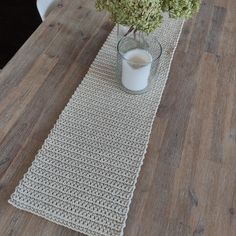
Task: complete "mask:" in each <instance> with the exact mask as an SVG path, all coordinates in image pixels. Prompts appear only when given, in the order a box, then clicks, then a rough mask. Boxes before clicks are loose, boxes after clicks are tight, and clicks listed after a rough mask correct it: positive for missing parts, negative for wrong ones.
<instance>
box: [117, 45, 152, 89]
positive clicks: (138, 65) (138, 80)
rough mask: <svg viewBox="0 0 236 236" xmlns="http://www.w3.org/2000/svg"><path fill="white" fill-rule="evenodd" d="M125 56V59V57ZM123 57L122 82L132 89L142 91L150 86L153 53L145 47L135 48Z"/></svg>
mask: <svg viewBox="0 0 236 236" xmlns="http://www.w3.org/2000/svg"><path fill="white" fill-rule="evenodd" d="M124 58H125V59H124ZM124 58H123V59H122V79H121V81H122V84H123V86H124V87H125V88H127V89H129V90H131V91H141V90H143V89H145V88H146V87H147V86H148V79H149V75H150V72H151V64H152V63H151V62H152V55H151V54H150V53H149V52H148V51H146V50H144V49H133V50H130V51H128V52H126V53H125V54H124Z"/></svg>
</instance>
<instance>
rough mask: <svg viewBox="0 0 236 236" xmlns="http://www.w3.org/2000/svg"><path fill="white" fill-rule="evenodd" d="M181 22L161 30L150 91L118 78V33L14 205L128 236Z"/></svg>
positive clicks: (93, 233) (85, 228)
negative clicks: (125, 86)
mask: <svg viewBox="0 0 236 236" xmlns="http://www.w3.org/2000/svg"><path fill="white" fill-rule="evenodd" d="M182 25H183V21H182V20H171V19H169V18H168V17H167V16H165V18H164V23H163V24H162V26H161V28H160V29H159V30H158V31H157V32H155V33H154V34H155V35H158V38H159V41H160V42H161V44H162V47H163V54H162V56H161V60H160V66H159V69H158V75H157V77H156V79H155V81H154V83H153V85H152V88H151V90H150V91H148V92H147V93H145V94H142V95H130V94H128V93H126V92H124V91H122V90H121V89H120V84H119V82H118V81H117V80H116V78H115V71H116V68H115V67H116V56H117V51H116V45H117V38H116V37H117V34H116V28H114V30H113V31H112V32H111V34H110V35H109V37H108V39H107V41H106V42H105V44H104V45H103V47H102V48H101V50H100V51H99V53H98V55H97V57H96V59H95V60H94V62H93V64H92V65H91V67H90V69H89V71H88V73H87V75H86V76H85V78H84V79H83V81H82V83H81V85H80V86H79V87H78V88H77V90H76V91H75V93H74V94H73V96H72V98H71V99H70V101H69V103H68V104H67V105H66V107H65V109H64V110H63V112H62V113H61V115H60V116H59V119H58V120H57V122H56V124H55V126H54V128H53V129H52V130H51V132H50V134H49V136H48V138H47V139H46V140H45V142H44V144H43V146H42V148H41V150H39V152H38V154H37V156H36V159H35V160H34V161H33V163H32V166H31V167H30V168H29V170H28V172H27V173H26V174H25V175H24V178H23V179H22V180H21V181H20V183H19V185H18V187H16V189H15V192H14V193H13V194H12V196H11V199H10V200H9V202H10V203H11V204H12V205H14V206H16V207H17V208H20V209H23V210H26V211H28V212H31V213H34V214H36V215H39V216H41V217H43V218H46V219H48V220H50V221H52V222H55V223H57V224H60V225H63V226H66V227H68V228H71V229H73V230H76V231H79V232H82V233H85V234H87V235H90V236H121V235H123V230H124V227H125V221H126V219H127V215H128V211H129V205H130V203H131V199H132V196H133V192H134V189H135V184H136V181H137V178H138V175H139V172H140V169H141V166H142V163H143V159H144V155H145V152H146V149H147V144H148V140H149V136H150V132H151V127H152V123H153V120H154V118H155V114H156V111H157V108H158V105H159V103H160V100H161V95H162V92H163V89H164V87H165V84H166V80H167V77H168V73H169V69H170V64H171V61H172V57H173V53H174V50H175V48H176V45H177V42H178V38H179V35H180V32H181V29H182Z"/></svg>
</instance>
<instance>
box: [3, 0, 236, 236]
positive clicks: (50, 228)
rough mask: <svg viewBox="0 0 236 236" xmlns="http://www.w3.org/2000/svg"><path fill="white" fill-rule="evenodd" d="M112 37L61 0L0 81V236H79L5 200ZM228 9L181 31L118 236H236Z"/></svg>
mask: <svg viewBox="0 0 236 236" xmlns="http://www.w3.org/2000/svg"><path fill="white" fill-rule="evenodd" d="M111 29H112V24H111V23H109V21H108V18H107V16H105V15H104V14H100V13H96V11H95V10H94V1H92V0H65V1H64V2H63V4H62V5H59V6H58V7H57V8H56V9H55V10H54V11H53V12H52V13H51V14H50V16H49V17H48V19H47V20H46V21H45V22H44V23H43V24H42V25H41V26H40V27H39V28H38V29H37V30H36V31H35V33H34V34H33V35H32V36H31V37H30V39H29V40H28V41H27V42H26V43H25V45H24V46H23V47H22V48H21V49H20V51H19V52H18V53H17V54H16V55H15V56H14V57H13V58H12V60H11V61H10V62H9V63H8V65H7V66H6V67H5V68H4V69H3V71H2V72H1V74H0V235H3V236H7V235H17V236H18V235H19V236H21V235H23V236H27V235H29V236H32V235H34V236H39V235H40V236H41V235H43V236H45V235H48V236H58V235H64V236H71V235H82V234H80V233H77V232H74V231H72V230H69V229H67V228H64V227H62V226H58V225H56V224H54V223H51V222H49V221H47V220H44V219H41V218H40V217H37V216H34V215H32V214H29V213H26V212H24V211H20V210H17V209H16V208H14V207H12V206H10V205H9V204H8V203H7V200H8V198H9V196H10V194H11V193H12V192H13V191H14V188H15V187H16V185H17V184H18V182H19V180H20V179H21V178H22V176H23V174H24V173H25V172H26V171H27V168H28V167H29V166H30V165H31V162H32V161H33V159H34V156H35V155H36V153H37V151H38V150H39V148H40V147H41V145H42V144H43V141H44V139H45V138H46V137H47V135H48V133H49V131H50V129H51V128H52V127H53V124H54V123H55V121H56V120H57V118H58V115H59V114H60V112H61V111H62V110H63V108H64V106H65V105H66V103H67V102H68V100H69V98H70V96H71V95H72V93H73V91H74V90H75V88H76V87H77V86H78V84H79V83H80V81H81V80H82V78H83V76H84V75H85V73H86V71H87V70H88V68H89V65H90V64H91V62H92V61H93V59H94V57H95V55H96V53H97V52H98V50H99V48H100V47H101V45H102V44H103V42H104V41H105V39H106V37H107V35H108V33H109V32H110V30H111ZM235 68H236V2H235V0H204V1H203V4H202V8H201V11H200V14H199V15H198V16H197V17H195V18H193V19H192V20H189V21H187V22H186V23H185V26H184V29H183V33H182V36H181V38H180V42H179V45H178V48H177V51H176V54H175V57H174V61H173V64H172V69H171V73H170V78H169V80H168V84H167V86H166V89H165V92H164V95H163V98H162V102H161V105H160V108H159V111H158V114H157V117H156V119H155V123H154V125H153V131H152V136H151V140H150V145H149V148H148V153H147V155H146V159H145V162H144V166H143V168H142V171H141V174H140V178H139V181H138V184H137V189H136V191H135V195H134V199H133V202H132V205H131V209H130V212H129V218H128V221H127V227H126V229H125V236H185V235H186V236H188V235H194V236H202V235H206V236H232V235H236V69H235Z"/></svg>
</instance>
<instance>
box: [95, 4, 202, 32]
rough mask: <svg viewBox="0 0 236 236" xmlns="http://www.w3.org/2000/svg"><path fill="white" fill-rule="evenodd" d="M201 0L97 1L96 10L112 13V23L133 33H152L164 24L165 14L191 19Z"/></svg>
mask: <svg viewBox="0 0 236 236" xmlns="http://www.w3.org/2000/svg"><path fill="white" fill-rule="evenodd" d="M200 1H201V0H97V1H96V8H97V9H98V10H100V11H102V10H106V11H108V12H109V13H110V16H111V19H112V21H114V22H115V23H117V24H121V25H125V26H129V27H130V30H129V32H131V31H137V30H138V31H143V32H145V33H151V32H153V31H154V30H155V29H156V28H158V27H159V26H160V25H161V23H162V18H163V16H162V15H163V13H164V12H168V13H169V16H170V17H171V18H190V17H191V16H192V15H193V14H194V13H195V12H197V11H198V10H199V8H200Z"/></svg>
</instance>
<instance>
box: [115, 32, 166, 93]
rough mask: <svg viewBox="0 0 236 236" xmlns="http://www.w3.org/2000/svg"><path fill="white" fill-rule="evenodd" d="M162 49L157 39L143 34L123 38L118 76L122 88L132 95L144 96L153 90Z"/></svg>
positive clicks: (119, 54)
mask: <svg viewBox="0 0 236 236" xmlns="http://www.w3.org/2000/svg"><path fill="white" fill-rule="evenodd" d="M161 54H162V47H161V44H160V43H159V41H158V39H157V37H155V36H147V37H145V36H144V34H143V33H142V32H136V34H132V35H128V36H125V37H123V38H121V39H120V40H119V42H118V45H117V71H116V76H117V79H118V80H119V81H120V84H121V87H122V89H123V90H125V91H126V92H128V93H131V94H142V93H144V92H146V91H148V90H149V89H150V88H151V85H152V81H153V79H156V73H157V69H158V65H159V60H160V57H161Z"/></svg>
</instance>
